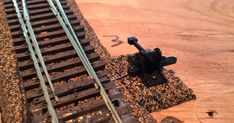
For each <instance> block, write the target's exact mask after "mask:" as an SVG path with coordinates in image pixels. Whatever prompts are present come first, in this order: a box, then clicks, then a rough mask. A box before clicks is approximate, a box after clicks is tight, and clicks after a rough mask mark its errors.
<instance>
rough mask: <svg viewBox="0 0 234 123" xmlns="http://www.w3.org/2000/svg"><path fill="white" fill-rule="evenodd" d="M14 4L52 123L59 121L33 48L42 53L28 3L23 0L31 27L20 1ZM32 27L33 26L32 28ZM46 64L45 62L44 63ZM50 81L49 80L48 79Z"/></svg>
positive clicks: (14, 0)
mask: <svg viewBox="0 0 234 123" xmlns="http://www.w3.org/2000/svg"><path fill="white" fill-rule="evenodd" d="M13 4H14V7H15V10H16V13H17V17H18V20H19V22H20V24H21V29H22V31H23V35H24V37H25V39H26V43H27V45H28V48H29V51H30V55H31V58H32V60H33V64H34V66H35V69H36V73H37V76H38V78H39V81H40V85H41V88H42V90H43V94H44V97H45V100H46V103H47V107H48V111H49V114H50V115H51V122H52V123H58V118H57V115H56V112H55V109H54V108H53V105H52V102H51V100H50V96H49V93H48V90H47V86H46V84H45V81H44V78H43V75H42V71H41V69H40V66H39V63H38V61H37V58H36V55H35V52H34V50H33V46H34V48H35V49H36V52H37V55H39V54H40V55H41V53H40V49H39V46H38V44H37V42H35V41H36V40H33V38H35V35H34V36H32V35H31V34H32V33H33V32H31V31H32V27H31V26H28V25H29V24H30V21H29V17H28V13H27V9H26V4H25V1H24V0H22V5H23V9H24V17H25V19H26V21H27V27H28V28H29V29H27V28H26V25H25V22H24V20H23V18H22V15H21V13H20V10H19V6H18V3H17V1H16V0H13ZM30 27H31V28H30ZM28 30H29V31H30V32H29V33H30V35H31V39H32V41H33V45H32V44H31V42H30V38H29V36H28ZM40 55H39V59H40ZM41 60H43V59H40V62H41V63H42V62H43V63H44V61H41ZM44 65H45V64H44ZM46 71H47V69H46V70H45V69H44V72H45V73H46ZM47 79H48V78H47ZM48 81H49V80H48Z"/></svg>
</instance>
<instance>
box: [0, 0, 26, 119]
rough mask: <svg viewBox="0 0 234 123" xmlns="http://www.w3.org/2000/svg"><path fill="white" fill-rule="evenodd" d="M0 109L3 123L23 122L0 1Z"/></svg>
mask: <svg viewBox="0 0 234 123" xmlns="http://www.w3.org/2000/svg"><path fill="white" fill-rule="evenodd" d="M0 17H1V18H0V107H1V110H2V121H3V122H4V123H16V122H22V120H23V114H24V113H23V112H24V111H23V109H24V108H23V107H22V106H23V105H22V104H23V101H22V100H23V96H22V92H21V87H20V83H21V81H20V79H19V77H18V73H17V68H16V67H17V66H16V65H17V64H16V59H15V55H14V50H13V43H12V39H11V34H10V31H9V28H8V24H7V19H6V15H5V12H4V6H3V1H2V0H1V1H0Z"/></svg>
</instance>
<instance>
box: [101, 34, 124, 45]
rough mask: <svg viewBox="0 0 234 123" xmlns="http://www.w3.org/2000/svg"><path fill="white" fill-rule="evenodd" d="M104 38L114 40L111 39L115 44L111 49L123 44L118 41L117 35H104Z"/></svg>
mask: <svg viewBox="0 0 234 123" xmlns="http://www.w3.org/2000/svg"><path fill="white" fill-rule="evenodd" d="M104 37H114V38H115V39H112V40H111V41H112V42H114V43H115V44H113V45H111V47H116V46H119V45H120V44H122V43H123V41H121V40H119V36H117V35H104Z"/></svg>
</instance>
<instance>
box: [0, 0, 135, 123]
mask: <svg viewBox="0 0 234 123" xmlns="http://www.w3.org/2000/svg"><path fill="white" fill-rule="evenodd" d="M58 2H59V3H58ZM3 3H4V7H5V12H6V15H7V19H8V24H9V28H10V31H11V35H12V40H13V44H14V51H15V53H16V58H17V61H18V69H19V73H20V76H21V78H22V81H23V88H24V91H25V95H26V101H27V110H28V121H29V122H101V123H102V122H108V123H109V122H124V123H131V122H136V120H135V119H134V118H132V117H131V115H130V108H129V106H128V105H127V104H125V102H124V101H123V99H122V97H121V94H120V92H118V91H117V89H116V88H115V85H114V83H113V82H112V81H110V79H109V78H108V77H107V72H106V71H105V63H104V61H102V60H101V59H100V55H99V54H98V53H95V50H94V47H92V46H91V45H90V41H89V40H88V39H87V38H86V36H85V29H84V27H83V26H82V25H81V23H80V20H79V19H78V18H77V17H76V16H75V15H74V14H73V12H72V11H71V10H70V8H69V6H68V5H67V1H66V0H60V1H57V0H53V1H50V0H27V1H25V0H22V1H16V0H13V1H11V0H4V1H3ZM60 3H61V6H60ZM51 5H52V6H51ZM53 6H54V8H53ZM60 7H62V8H60ZM52 8H53V9H54V10H57V11H58V10H59V12H60V13H61V15H62V16H61V18H62V20H60V19H61V18H60V19H59V16H58V14H56V13H55V11H54V10H53V9H52ZM61 9H62V10H64V14H62V12H61ZM64 16H66V17H67V21H69V22H68V23H66V24H65V26H67V27H64V25H63V23H62V21H65V20H66V17H65V18H64ZM65 22H66V21H65ZM69 24H71V25H70V26H71V27H72V29H73V30H74V32H70V31H71V28H68V27H69ZM66 28H67V29H68V30H70V31H69V33H68V31H67V30H66ZM73 34H74V35H75V36H74V35H73ZM69 35H71V36H72V37H69ZM74 37H76V38H77V41H79V42H77V43H78V44H80V47H79V48H80V49H79V51H83V55H81V56H80V55H79V54H77V52H78V51H77V49H76V48H75V47H74V45H77V44H73V43H72V42H71V38H74ZM74 39H75V38H74ZM86 56H87V58H86ZM83 57H84V58H83ZM84 61H85V62H84ZM86 62H87V64H86ZM91 65H92V66H91ZM91 70H94V71H95V72H92V71H91ZM90 71H91V72H90ZM98 82H100V83H98ZM43 83H44V84H43ZM98 84H100V85H98ZM102 88H103V90H102ZM105 94H106V95H107V97H105ZM55 97H56V98H55ZM111 106H113V107H111ZM115 113H116V114H115ZM118 118H119V119H118Z"/></svg>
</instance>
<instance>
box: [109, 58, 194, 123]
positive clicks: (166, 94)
mask: <svg viewBox="0 0 234 123" xmlns="http://www.w3.org/2000/svg"><path fill="white" fill-rule="evenodd" d="M127 57H128V56H119V57H117V58H113V59H112V60H111V62H110V63H109V64H108V65H107V69H108V71H109V72H108V73H109V76H110V77H111V78H118V77H119V76H121V75H123V74H125V73H127V67H128V62H127ZM163 73H164V75H165V77H166V79H167V80H168V82H167V83H164V84H160V85H157V86H154V87H150V88H147V87H146V86H145V85H144V84H143V83H142V81H141V79H140V78H139V77H137V76H136V77H130V76H124V77H122V78H120V79H117V80H115V81H114V82H115V84H116V86H117V88H118V89H119V90H120V91H121V93H122V94H123V97H124V99H125V101H126V102H128V103H129V105H130V106H131V108H132V115H133V116H135V117H136V118H138V119H139V121H140V122H142V123H143V122H151V121H148V120H149V119H150V118H151V116H149V113H151V112H154V111H159V110H161V109H166V108H169V107H171V106H174V105H178V104H181V103H183V102H186V101H189V100H192V99H195V98H196V96H195V95H194V94H193V91H192V90H191V89H189V88H188V87H187V86H186V85H185V84H184V83H183V82H182V81H181V80H180V79H179V78H178V77H176V76H175V74H174V72H173V71H172V70H165V69H164V70H163Z"/></svg>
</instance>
